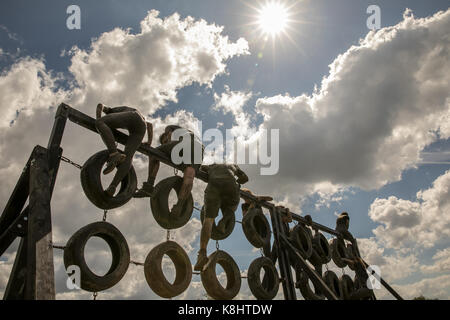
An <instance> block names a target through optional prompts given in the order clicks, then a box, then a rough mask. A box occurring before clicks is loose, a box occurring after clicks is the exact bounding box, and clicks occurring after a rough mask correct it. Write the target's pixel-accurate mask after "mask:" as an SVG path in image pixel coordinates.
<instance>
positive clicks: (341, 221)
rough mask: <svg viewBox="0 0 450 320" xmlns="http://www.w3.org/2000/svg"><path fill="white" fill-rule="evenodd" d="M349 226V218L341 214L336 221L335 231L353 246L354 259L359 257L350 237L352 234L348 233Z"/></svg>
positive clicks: (353, 241) (355, 243)
mask: <svg viewBox="0 0 450 320" xmlns="http://www.w3.org/2000/svg"><path fill="white" fill-rule="evenodd" d="M349 225H350V217H349V215H348V213H347V212H342V213H341V214H340V215H339V216H338V217H337V219H336V228H335V229H336V231H338V232H339V233H340V234H341V235H342V237H343V238H344V239H345V240H348V241H350V242H351V243H352V245H353V248H352V249H353V254H354V255H355V256H356V257H360V254H359V249H358V244H357V242H356V239H355V238H354V237H353V236H352V234H351V233H350V232H349V231H348V228H349Z"/></svg>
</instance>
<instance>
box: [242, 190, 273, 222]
mask: <svg viewBox="0 0 450 320" xmlns="http://www.w3.org/2000/svg"><path fill="white" fill-rule="evenodd" d="M241 190H242V191H244V192H246V193H249V194H250V195H252V196H253V197H255V198H256V201H254V200H252V199H249V198H245V199H244V202H243V203H242V204H241V209H242V215H243V216H245V215H246V214H247V212H248V211H249V210H250V209H252V208H261V205H260V204H259V202H261V201H272V200H273V198H272V197H270V196H257V195H255V194H254V193H253V192H251V191H250V190H249V189H247V188H242V189H241Z"/></svg>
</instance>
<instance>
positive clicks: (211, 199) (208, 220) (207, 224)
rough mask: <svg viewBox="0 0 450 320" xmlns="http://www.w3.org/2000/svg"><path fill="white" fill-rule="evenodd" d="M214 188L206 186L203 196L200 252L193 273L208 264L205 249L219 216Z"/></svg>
mask: <svg viewBox="0 0 450 320" xmlns="http://www.w3.org/2000/svg"><path fill="white" fill-rule="evenodd" d="M217 194H218V192H217V190H216V188H214V187H212V186H210V185H209V184H208V186H206V189H205V196H204V204H203V210H204V215H205V216H204V219H203V224H202V231H201V233H200V250H199V251H198V255H197V263H196V264H195V266H194V270H195V271H202V270H203V267H204V265H205V264H206V263H207V262H208V258H207V254H206V249H207V248H208V242H209V239H210V238H211V230H212V227H213V224H214V219H215V218H216V217H217V215H218V214H219V208H220V201H219V199H218V197H217Z"/></svg>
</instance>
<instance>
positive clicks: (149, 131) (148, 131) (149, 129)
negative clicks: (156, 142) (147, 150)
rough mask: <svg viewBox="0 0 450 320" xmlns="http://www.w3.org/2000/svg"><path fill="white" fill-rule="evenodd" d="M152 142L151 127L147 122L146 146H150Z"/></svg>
mask: <svg viewBox="0 0 450 320" xmlns="http://www.w3.org/2000/svg"><path fill="white" fill-rule="evenodd" d="M152 140H153V125H152V124H151V123H150V122H147V144H148V145H149V146H150V145H151V144H152Z"/></svg>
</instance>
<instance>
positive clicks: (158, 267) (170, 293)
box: [144, 241, 192, 298]
mask: <svg viewBox="0 0 450 320" xmlns="http://www.w3.org/2000/svg"><path fill="white" fill-rule="evenodd" d="M165 254H166V255H168V256H169V258H170V259H171V260H172V262H173V264H174V265H175V272H176V276H175V281H174V282H173V283H170V282H169V281H167V279H166V277H165V276H164V273H163V270H162V259H163V256H164V255H165ZM144 274H145V279H146V280H147V283H148V285H149V286H150V288H151V289H152V290H153V291H154V292H155V293H156V294H157V295H159V296H160V297H163V298H173V297H175V296H178V295H180V294H181V293H183V292H184V291H185V290H186V289H187V288H188V287H189V284H190V283H191V279H192V265H191V261H190V260H189V257H188V255H187V253H186V251H184V249H183V248H182V247H181V246H180V245H179V244H177V243H176V242H174V241H167V242H163V243H161V244H159V245H157V246H156V247H154V248H153V249H152V250H151V251H150V252H149V254H148V255H147V258H146V259H145V263H144Z"/></svg>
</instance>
